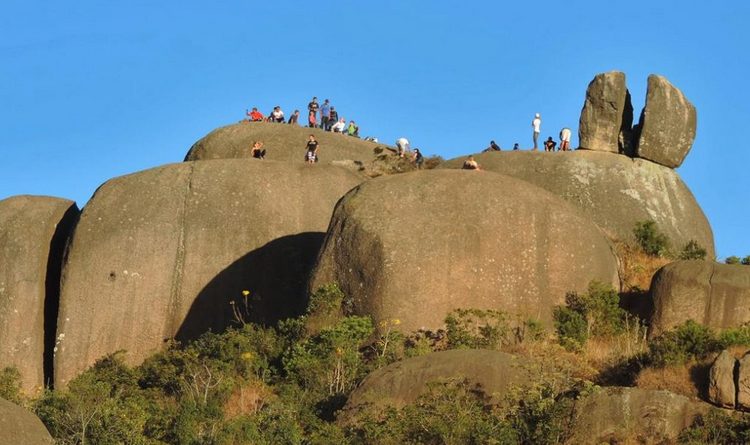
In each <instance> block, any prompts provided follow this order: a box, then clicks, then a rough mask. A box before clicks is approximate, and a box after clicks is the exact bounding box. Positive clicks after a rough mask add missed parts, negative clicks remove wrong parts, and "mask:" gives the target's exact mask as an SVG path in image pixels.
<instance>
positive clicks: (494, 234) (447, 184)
mask: <svg viewBox="0 0 750 445" xmlns="http://www.w3.org/2000/svg"><path fill="white" fill-rule="evenodd" d="M594 279H596V280H599V281H603V282H608V283H613V284H615V286H617V283H618V281H617V266H616V260H615V258H614V255H613V253H612V250H611V248H610V245H609V243H608V242H607V241H606V239H605V238H604V236H603V235H602V234H601V233H600V231H599V230H598V229H597V228H596V226H595V225H594V224H593V223H591V222H589V221H587V220H586V219H584V218H583V217H581V216H579V214H578V213H577V211H576V210H575V209H574V208H573V207H571V206H570V205H568V204H567V203H565V202H564V201H562V200H560V199H559V198H557V197H555V196H554V195H552V194H550V193H548V192H546V191H544V190H543V189H540V188H538V187H534V186H532V185H531V184H528V183H526V182H523V181H519V180H516V179H513V178H509V177H506V176H502V175H497V174H494V173H491V172H478V171H466V170H463V171H459V170H432V171H423V172H415V173H407V174H402V175H396V176H390V177H383V178H377V179H374V180H372V181H368V182H367V183H364V184H362V185H360V186H359V187H357V188H356V189H354V190H352V191H351V192H350V193H348V194H347V195H346V196H345V197H344V198H343V199H342V200H341V202H340V203H339V204H338V205H337V206H336V210H335V212H334V215H333V219H332V221H331V225H330V227H329V230H328V233H327V235H326V241H325V244H324V247H323V250H322V252H321V255H320V257H319V260H318V264H317V265H316V267H315V270H314V272H313V276H312V288H313V289H314V288H317V287H318V286H320V285H323V284H327V283H332V282H335V283H338V284H339V285H340V286H341V289H342V290H343V291H344V293H345V294H346V295H348V296H350V297H352V298H353V301H354V310H355V312H356V313H358V314H362V315H371V316H372V317H373V319H374V320H375V321H376V322H377V321H379V320H384V319H394V318H395V319H399V320H401V322H402V326H403V329H404V330H406V331H409V330H414V329H419V328H421V327H426V328H432V329H434V328H438V327H440V326H442V325H443V320H444V318H445V316H446V314H447V313H448V312H450V311H451V310H453V309H456V308H480V309H501V310H505V311H508V312H510V313H511V314H516V313H517V314H521V315H525V316H532V317H536V318H539V319H542V320H550V319H551V312H552V307H553V306H554V305H556V304H561V303H562V302H563V301H564V297H565V294H566V292H569V291H573V290H579V291H582V290H585V289H586V288H587V286H588V283H589V281H591V280H594Z"/></svg>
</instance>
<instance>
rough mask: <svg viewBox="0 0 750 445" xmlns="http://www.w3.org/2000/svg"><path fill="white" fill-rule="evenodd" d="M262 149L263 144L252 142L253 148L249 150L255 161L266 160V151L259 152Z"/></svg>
mask: <svg viewBox="0 0 750 445" xmlns="http://www.w3.org/2000/svg"><path fill="white" fill-rule="evenodd" d="M262 148H263V142H262V141H255V142H253V147H252V148H251V149H250V154H251V155H252V156H253V157H254V158H255V159H266V151H265V150H261V149H262Z"/></svg>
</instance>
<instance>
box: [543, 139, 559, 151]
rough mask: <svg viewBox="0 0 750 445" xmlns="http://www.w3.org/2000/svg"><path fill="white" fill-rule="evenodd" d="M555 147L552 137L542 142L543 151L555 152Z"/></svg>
mask: <svg viewBox="0 0 750 445" xmlns="http://www.w3.org/2000/svg"><path fill="white" fill-rule="evenodd" d="M556 145H557V142H555V141H553V140H552V136H550V137H548V138H547V140H546V141H544V151H555V146H556Z"/></svg>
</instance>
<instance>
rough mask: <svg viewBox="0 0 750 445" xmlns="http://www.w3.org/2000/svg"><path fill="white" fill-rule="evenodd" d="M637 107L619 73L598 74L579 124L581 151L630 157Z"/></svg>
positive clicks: (623, 75) (588, 93)
mask: <svg viewBox="0 0 750 445" xmlns="http://www.w3.org/2000/svg"><path fill="white" fill-rule="evenodd" d="M632 126H633V105H632V104H631V103H630V92H628V88H627V86H626V85H625V74H624V73H621V72H619V71H611V72H609V73H601V74H597V75H596V77H594V80H592V81H591V83H589V86H588V88H587V89H586V100H585V102H584V104H583V110H581V119H580V122H579V125H578V139H579V144H580V148H584V149H586V150H597V151H606V152H610V153H627V154H630V130H631V128H632Z"/></svg>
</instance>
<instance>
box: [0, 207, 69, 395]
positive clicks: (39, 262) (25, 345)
mask: <svg viewBox="0 0 750 445" xmlns="http://www.w3.org/2000/svg"><path fill="white" fill-rule="evenodd" d="M77 219H78V207H76V205H75V203H74V202H73V201H69V200H67V199H61V198H52V197H46V196H15V197H12V198H8V199H4V200H2V201H0V368H2V367H5V366H15V367H16V368H18V370H19V371H20V372H21V377H22V380H23V385H22V388H23V391H24V392H25V393H26V394H28V395H34V394H36V393H37V392H38V391H40V390H41V389H42V388H43V387H44V384H45V379H44V377H45V373H44V367H45V366H44V365H45V363H44V357H45V342H46V343H47V344H48V349H49V351H48V352H49V353H51V348H52V346H53V343H54V336H55V333H54V323H52V324H51V325H49V326H45V311H46V312H47V313H48V314H47V315H48V316H47V317H46V318H48V319H49V320H51V321H53V322H54V320H55V317H56V311H57V305H58V300H59V286H60V268H61V265H62V258H63V252H64V250H65V245H66V242H67V240H68V237H69V235H70V232H71V230H72V228H73V226H74V225H75V222H76V221H77ZM49 320H48V321H49ZM45 327H47V328H49V330H50V331H51V332H49V333H48V334H49V338H47V339H45ZM50 341H51V342H52V345H50V344H49V343H50ZM48 371H49V369H48ZM48 377H49V376H48Z"/></svg>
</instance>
